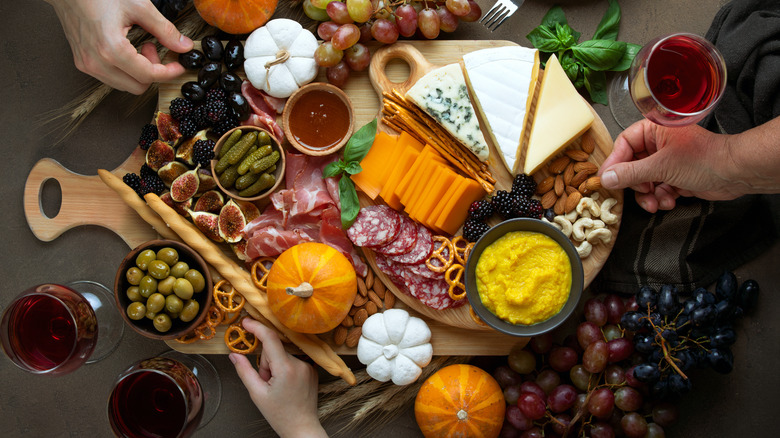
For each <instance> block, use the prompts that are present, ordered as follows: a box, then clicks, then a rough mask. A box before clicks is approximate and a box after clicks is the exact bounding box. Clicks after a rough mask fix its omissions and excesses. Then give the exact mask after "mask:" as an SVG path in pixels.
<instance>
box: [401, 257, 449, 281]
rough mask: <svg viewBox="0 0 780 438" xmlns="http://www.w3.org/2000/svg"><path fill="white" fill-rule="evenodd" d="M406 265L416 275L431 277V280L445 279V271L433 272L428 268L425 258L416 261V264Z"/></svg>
mask: <svg viewBox="0 0 780 438" xmlns="http://www.w3.org/2000/svg"><path fill="white" fill-rule="evenodd" d="M404 266H405V267H406V269H408V270H409V271H410V272H412V273H413V274H415V275H419V276H420V277H424V278H430V279H431V280H444V273H443V272H433V271H431V270H430V269H428V266H426V265H425V260H423V261H422V262H420V263H415V264H414V265H404Z"/></svg>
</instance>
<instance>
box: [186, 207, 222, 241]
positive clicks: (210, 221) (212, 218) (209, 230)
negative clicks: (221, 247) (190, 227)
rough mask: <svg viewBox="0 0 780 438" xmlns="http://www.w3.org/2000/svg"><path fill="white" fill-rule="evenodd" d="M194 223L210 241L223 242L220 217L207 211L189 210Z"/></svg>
mask: <svg viewBox="0 0 780 438" xmlns="http://www.w3.org/2000/svg"><path fill="white" fill-rule="evenodd" d="M189 213H190V217H192V222H193V223H194V224H195V226H196V227H198V229H199V230H200V231H201V233H203V234H204V235H205V236H206V237H208V238H209V239H211V240H213V241H215V242H223V240H222V237H220V236H219V215H216V214H214V213H209V212H207V211H193V210H189Z"/></svg>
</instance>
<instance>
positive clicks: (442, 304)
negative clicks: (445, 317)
mask: <svg viewBox="0 0 780 438" xmlns="http://www.w3.org/2000/svg"><path fill="white" fill-rule="evenodd" d="M403 278H404V281H405V282H406V285H407V287H409V292H411V293H412V296H413V297H415V298H417V299H418V300H420V302H421V303H423V304H425V305H426V306H428V307H430V308H432V309H436V310H444V309H449V308H451V307H456V303H457V302H456V301H455V300H453V299H452V298H450V296H449V294H448V293H447V288H448V286H447V282H446V281H444V280H432V279H430V278H423V277H420V276H417V275H415V274H413V273H412V271H411V270H408V269H407V270H404V271H403ZM461 301H463V300H461ZM458 305H460V304H458Z"/></svg>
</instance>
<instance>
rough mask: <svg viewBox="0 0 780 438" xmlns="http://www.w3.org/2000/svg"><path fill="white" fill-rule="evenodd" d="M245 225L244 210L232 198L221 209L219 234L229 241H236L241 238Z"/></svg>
mask: <svg viewBox="0 0 780 438" xmlns="http://www.w3.org/2000/svg"><path fill="white" fill-rule="evenodd" d="M245 226H246V218H245V217H244V212H242V211H241V208H240V207H239V206H238V204H236V203H235V202H233V200H232V199H231V200H230V201H228V202H227V204H225V205H224V206H223V207H222V209H221V210H220V211H219V236H220V237H222V238H223V239H224V240H225V241H226V242H228V243H236V242H238V241H239V240H241V237H242V235H243V232H244V227H245Z"/></svg>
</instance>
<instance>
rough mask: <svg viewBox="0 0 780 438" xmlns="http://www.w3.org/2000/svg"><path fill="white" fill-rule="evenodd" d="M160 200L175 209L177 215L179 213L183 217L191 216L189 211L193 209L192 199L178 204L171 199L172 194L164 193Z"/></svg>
mask: <svg viewBox="0 0 780 438" xmlns="http://www.w3.org/2000/svg"><path fill="white" fill-rule="evenodd" d="M160 199H161V200H162V201H163V202H164V203H166V204H167V205H168V207H171V208H172V209H174V210H175V211H176V213H179V214H180V215H181V216H184V217H187V216H189V212H188V210H189V209H190V208H192V199H188V200H186V201H184V202H176V201H174V200H173V199H171V192H165V193H163V194H162V196H160Z"/></svg>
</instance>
